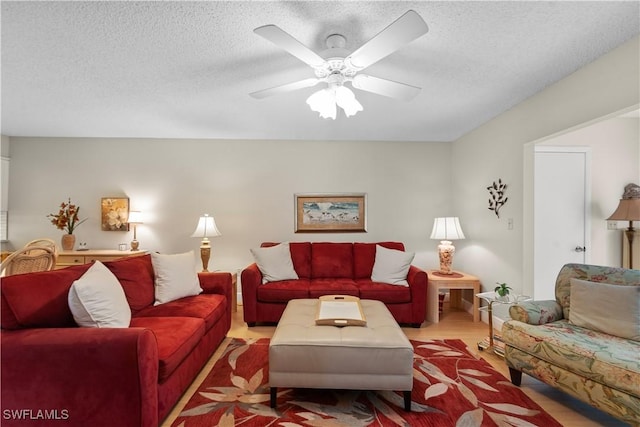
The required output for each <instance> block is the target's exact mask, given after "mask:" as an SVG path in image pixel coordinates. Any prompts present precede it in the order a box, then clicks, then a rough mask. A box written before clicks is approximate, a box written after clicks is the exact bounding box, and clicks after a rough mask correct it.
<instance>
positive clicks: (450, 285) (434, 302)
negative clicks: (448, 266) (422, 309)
mask: <svg viewBox="0 0 640 427" xmlns="http://www.w3.org/2000/svg"><path fill="white" fill-rule="evenodd" d="M453 273H454V274H452V275H450V276H447V275H444V274H442V275H439V274H438V270H427V276H428V277H429V280H428V282H427V321H428V322H431V323H438V322H439V321H440V316H439V314H438V294H439V293H440V290H441V289H447V290H449V305H450V307H453V308H463V307H462V292H461V291H462V290H463V289H473V321H474V322H479V321H480V300H479V298H478V297H477V296H476V294H478V293H480V280H479V279H478V278H477V277H475V276H472V275H470V274H466V273H463V272H461V271H454V272H453Z"/></svg>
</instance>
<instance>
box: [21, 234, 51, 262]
mask: <svg viewBox="0 0 640 427" xmlns="http://www.w3.org/2000/svg"><path fill="white" fill-rule="evenodd" d="M29 246H48V247H51V249H53V251H54V252H55V257H56V259H57V258H58V247H57V246H56V242H54V241H53V240H51V239H47V238H43V239H36V240H32V241H30V242H29V243H27V244H26V245H24V248H25V249H27V248H28V247H29ZM31 250H32V253H33V251H34V249H33V248H32V249H31Z"/></svg>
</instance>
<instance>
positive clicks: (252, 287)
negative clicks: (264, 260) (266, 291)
mask: <svg viewBox="0 0 640 427" xmlns="http://www.w3.org/2000/svg"><path fill="white" fill-rule="evenodd" d="M240 279H241V282H242V283H241V286H242V312H243V314H244V321H245V322H247V323H248V324H253V323H255V322H257V320H258V286H260V285H261V284H262V273H261V272H260V269H259V268H258V264H256V263H253V264H251V265H249V266H248V267H247V268H245V269H244V270H242V273H241V275H240Z"/></svg>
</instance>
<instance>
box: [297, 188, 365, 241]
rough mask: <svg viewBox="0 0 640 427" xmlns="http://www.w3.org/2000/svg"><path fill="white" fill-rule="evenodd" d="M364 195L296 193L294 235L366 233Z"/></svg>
mask: <svg viewBox="0 0 640 427" xmlns="http://www.w3.org/2000/svg"><path fill="white" fill-rule="evenodd" d="M366 215H367V195H366V193H350V194H296V195H295V232H296V233H342V232H366V231H367V217H366Z"/></svg>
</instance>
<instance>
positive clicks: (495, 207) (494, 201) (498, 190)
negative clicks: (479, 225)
mask: <svg viewBox="0 0 640 427" xmlns="http://www.w3.org/2000/svg"><path fill="white" fill-rule="evenodd" d="M506 189H507V184H503V183H502V179H501V178H498V182H497V183H496V182H495V181H493V184H492V185H490V186H488V187H487V190H489V195H490V196H491V198H490V199H489V210H490V211H493V212H494V213H495V214H496V216H497V217H498V218H500V208H501V207H502V206H504V204H505V203H507V200H509V198H508V197H505V196H504V192H505V191H506Z"/></svg>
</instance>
